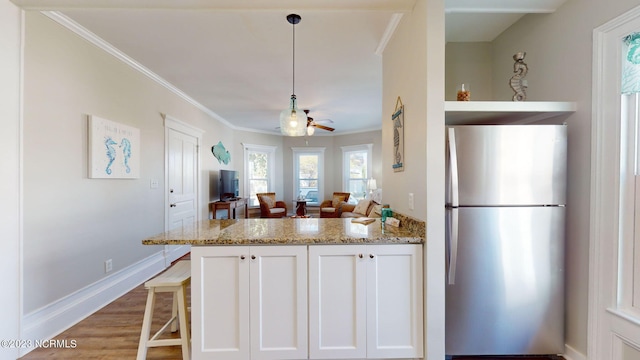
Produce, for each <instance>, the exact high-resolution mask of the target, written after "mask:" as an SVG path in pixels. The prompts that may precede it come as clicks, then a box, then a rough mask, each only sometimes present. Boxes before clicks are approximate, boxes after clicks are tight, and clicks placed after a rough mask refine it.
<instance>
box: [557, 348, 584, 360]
mask: <svg viewBox="0 0 640 360" xmlns="http://www.w3.org/2000/svg"><path fill="white" fill-rule="evenodd" d="M562 357H564V358H565V359H566V360H587V357H586V356H585V355H584V354H582V353H580V352H578V351H577V350H576V349H574V348H572V347H571V346H569V345H567V344H565V345H564V354H563V355H562Z"/></svg>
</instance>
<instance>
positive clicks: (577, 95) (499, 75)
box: [493, 0, 638, 354]
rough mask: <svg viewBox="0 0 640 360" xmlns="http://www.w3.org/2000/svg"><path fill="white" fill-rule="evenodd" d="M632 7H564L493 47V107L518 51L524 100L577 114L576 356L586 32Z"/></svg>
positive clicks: (571, 224) (581, 326) (621, 3)
mask: <svg viewBox="0 0 640 360" xmlns="http://www.w3.org/2000/svg"><path fill="white" fill-rule="evenodd" d="M637 5H638V2H637V1H636V0H618V1H613V2H602V1H597V0H581V1H579V0H568V1H567V2H566V3H565V4H564V5H563V6H562V7H561V8H560V9H558V10H557V11H556V12H555V13H553V14H547V15H544V14H537V15H527V16H525V17H523V18H522V19H521V20H520V21H519V22H518V23H516V24H515V25H513V26H512V27H511V28H510V29H508V30H507V31H506V32H504V33H503V34H501V35H500V36H499V37H498V38H497V39H496V40H495V41H494V42H493V46H494V52H493V59H494V67H493V74H494V85H495V86H494V94H495V96H496V98H497V99H508V98H510V97H511V95H512V92H511V89H510V88H509V87H508V86H500V84H502V83H503V82H502V81H499V80H498V79H504V78H505V77H508V76H511V75H510V74H511V72H512V67H513V59H512V57H511V56H512V55H513V54H514V53H516V52H517V51H526V52H527V56H526V58H525V62H526V63H527V65H528V66H529V73H528V74H527V79H528V83H529V88H528V89H527V99H528V100H557V101H576V102H577V103H578V111H577V112H576V113H575V114H574V115H572V116H570V117H568V118H567V119H566V121H567V123H568V136H569V140H568V162H569V166H568V183H569V186H568V194H567V245H566V250H567V251H566V261H567V263H566V286H567V288H566V290H567V291H566V296H567V298H566V304H567V306H566V309H567V314H566V343H567V344H568V345H569V346H570V347H571V348H573V349H574V350H576V351H578V352H580V353H582V354H586V353H587V310H588V303H587V295H588V274H589V271H588V261H589V252H588V251H589V207H590V199H589V195H590V181H589V179H590V171H591V168H590V163H591V160H590V154H591V77H592V66H591V59H592V56H593V54H592V35H593V29H594V28H596V27H597V26H599V25H601V24H603V23H604V22H606V21H608V20H610V19H612V18H614V17H616V16H617V15H620V14H622V13H624V12H625V11H627V10H629V9H631V8H633V7H635V6H637Z"/></svg>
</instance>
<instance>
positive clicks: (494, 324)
mask: <svg viewBox="0 0 640 360" xmlns="http://www.w3.org/2000/svg"><path fill="white" fill-rule="evenodd" d="M446 130H447V177H448V178H447V184H448V186H447V197H446V198H447V203H446V214H447V216H446V219H447V285H446V354H447V355H523V354H560V353H563V352H564V336H563V333H564V234H565V198H566V195H565V194H566V153H567V135H566V134H567V132H566V126H564V125H467V126H451V127H447V129H446Z"/></svg>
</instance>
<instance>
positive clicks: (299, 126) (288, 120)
mask: <svg viewBox="0 0 640 360" xmlns="http://www.w3.org/2000/svg"><path fill="white" fill-rule="evenodd" d="M306 128H307V114H305V113H304V112H300V111H299V110H298V105H297V103H296V96H295V95H291V102H290V104H289V107H288V108H287V109H285V110H282V112H281V113H280V133H281V134H282V135H285V136H304V135H305V134H306V132H307V129H306Z"/></svg>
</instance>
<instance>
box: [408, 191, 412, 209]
mask: <svg viewBox="0 0 640 360" xmlns="http://www.w3.org/2000/svg"><path fill="white" fill-rule="evenodd" d="M409 210H413V193H409Z"/></svg>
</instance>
